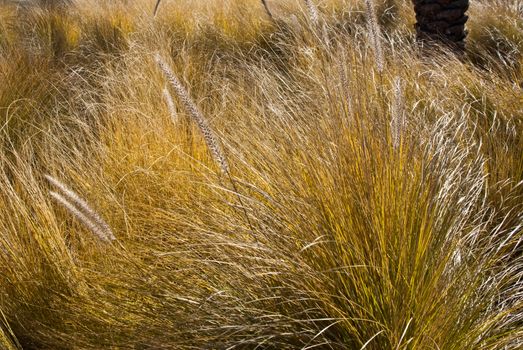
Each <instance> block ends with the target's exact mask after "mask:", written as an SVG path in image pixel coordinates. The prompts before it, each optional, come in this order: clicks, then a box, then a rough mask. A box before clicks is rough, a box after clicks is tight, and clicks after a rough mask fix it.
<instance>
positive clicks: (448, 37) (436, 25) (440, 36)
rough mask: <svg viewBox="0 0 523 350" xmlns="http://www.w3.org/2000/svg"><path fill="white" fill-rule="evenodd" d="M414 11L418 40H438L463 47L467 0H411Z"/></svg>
mask: <svg viewBox="0 0 523 350" xmlns="http://www.w3.org/2000/svg"><path fill="white" fill-rule="evenodd" d="M412 1H413V2H414V10H415V11H416V21H417V23H416V32H417V38H418V40H420V41H429V42H440V43H444V44H446V45H449V46H451V47H452V48H455V49H458V50H464V49H465V37H466V36H467V31H466V30H465V23H466V22H467V20H468V16H467V15H466V12H467V10H468V8H469V0H412Z"/></svg>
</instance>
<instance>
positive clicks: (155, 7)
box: [153, 0, 162, 17]
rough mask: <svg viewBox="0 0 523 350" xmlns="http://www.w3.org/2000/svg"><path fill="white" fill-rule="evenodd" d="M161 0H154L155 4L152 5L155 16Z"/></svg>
mask: <svg viewBox="0 0 523 350" xmlns="http://www.w3.org/2000/svg"><path fill="white" fill-rule="evenodd" d="M161 1H162V0H156V4H155V5H154V10H153V17H156V15H157V14H158V9H159V7H160V2H161Z"/></svg>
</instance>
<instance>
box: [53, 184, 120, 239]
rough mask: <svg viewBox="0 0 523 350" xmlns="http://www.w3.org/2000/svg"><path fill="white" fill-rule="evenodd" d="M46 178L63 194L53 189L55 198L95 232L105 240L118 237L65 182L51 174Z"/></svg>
mask: <svg viewBox="0 0 523 350" xmlns="http://www.w3.org/2000/svg"><path fill="white" fill-rule="evenodd" d="M45 178H46V179H47V180H48V181H49V182H50V183H51V184H52V185H53V186H55V187H56V188H58V189H59V190H60V192H61V193H62V195H63V196H62V195H60V194H59V193H56V192H53V191H51V192H50V193H51V195H52V196H53V198H55V199H56V200H57V201H58V202H59V203H61V204H62V205H63V206H64V207H65V208H67V210H69V211H70V212H71V213H72V214H73V215H74V216H76V217H77V218H78V219H79V220H80V221H81V222H83V223H84V224H85V225H86V226H87V227H88V228H89V229H90V230H91V231H92V232H93V233H94V234H96V235H97V236H98V237H100V239H102V240H105V241H113V240H115V239H116V238H115V236H114V234H113V232H112V230H111V228H110V227H109V225H108V224H107V223H106V222H105V220H104V219H102V217H101V216H100V215H98V213H97V212H96V211H94V210H93V209H92V208H91V207H90V206H89V204H87V202H86V201H85V200H83V199H82V198H81V197H80V196H79V195H78V194H77V193H76V192H74V191H72V190H70V189H69V188H68V187H67V186H66V185H65V184H63V183H62V182H60V181H59V180H57V179H56V178H54V177H52V176H50V175H45Z"/></svg>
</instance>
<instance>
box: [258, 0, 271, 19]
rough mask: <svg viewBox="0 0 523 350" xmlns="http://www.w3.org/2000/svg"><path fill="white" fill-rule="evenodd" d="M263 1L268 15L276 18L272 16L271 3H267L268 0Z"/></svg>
mask: <svg viewBox="0 0 523 350" xmlns="http://www.w3.org/2000/svg"><path fill="white" fill-rule="evenodd" d="M261 2H262V4H263V8H264V9H265V12H266V13H267V16H269V18H270V19H274V17H273V16H272V12H271V10H270V9H269V5H267V0H261Z"/></svg>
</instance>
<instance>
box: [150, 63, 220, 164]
mask: <svg viewBox="0 0 523 350" xmlns="http://www.w3.org/2000/svg"><path fill="white" fill-rule="evenodd" d="M155 59H156V63H158V66H159V67H160V69H161V71H162V72H163V74H164V76H165V78H166V79H167V80H168V81H169V83H170V84H171V86H172V88H173V89H174V91H175V92H176V95H177V96H178V98H179V100H180V101H181V102H182V104H183V105H184V107H185V109H186V110H187V112H188V114H189V116H190V117H191V118H192V119H193V120H194V121H195V122H196V124H197V125H198V128H199V129H200V131H201V133H202V135H203V138H204V140H205V143H206V144H207V147H209V150H210V151H211V154H212V157H213V158H214V160H215V161H216V163H217V164H218V165H219V166H220V168H221V170H222V172H223V173H224V174H225V173H228V172H229V165H228V163H227V160H226V158H225V155H224V153H223V150H222V148H221V146H220V144H219V143H218V140H217V138H216V136H215V134H214V132H213V130H212V129H211V127H210V126H209V123H208V122H207V119H205V117H204V116H203V114H202V113H201V112H200V110H199V109H198V107H197V106H196V104H195V103H194V102H193V100H192V98H191V96H189V93H188V92H187V90H186V89H185V87H184V86H183V85H182V84H181V83H180V81H179V80H178V78H176V76H175V75H174V73H173V71H172V70H171V68H170V67H169V65H168V64H167V63H166V62H165V61H164V60H163V58H162V57H161V56H160V54H156V56H155Z"/></svg>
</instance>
